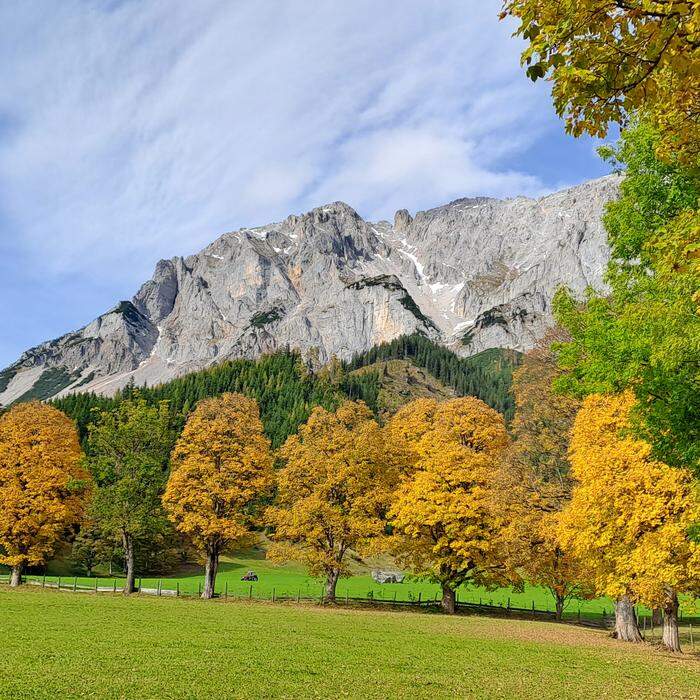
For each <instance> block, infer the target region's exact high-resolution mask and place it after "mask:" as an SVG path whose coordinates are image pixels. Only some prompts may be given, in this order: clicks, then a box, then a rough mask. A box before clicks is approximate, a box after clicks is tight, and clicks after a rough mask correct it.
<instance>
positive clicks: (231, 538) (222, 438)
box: [163, 394, 274, 598]
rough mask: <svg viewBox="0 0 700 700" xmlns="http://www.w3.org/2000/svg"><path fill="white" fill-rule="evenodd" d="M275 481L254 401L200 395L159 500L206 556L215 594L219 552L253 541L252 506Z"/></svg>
mask: <svg viewBox="0 0 700 700" xmlns="http://www.w3.org/2000/svg"><path fill="white" fill-rule="evenodd" d="M273 484H274V474H273V470H272V454H271V451H270V442H269V440H268V439H267V437H265V434H264V432H263V425H262V423H261V421H260V414H259V410H258V405H257V402H256V401H255V400H254V399H249V398H247V397H245V396H242V395H240V394H223V395H222V396H220V397H218V398H214V399H207V400H204V401H200V403H199V404H198V405H197V408H196V409H195V410H194V412H193V413H192V415H191V416H190V417H189V419H188V420H187V423H186V425H185V429H184V430H183V432H182V435H181V437H180V439H179V440H178V441H177V444H176V445H175V449H174V450H173V454H172V466H171V473H170V478H169V479H168V484H167V487H166V490H165V494H164V495H163V506H164V507H165V511H166V513H167V515H168V517H169V518H170V519H171V520H172V522H173V523H174V524H175V527H176V528H177V529H178V530H179V531H180V532H182V533H183V534H184V535H186V536H187V537H188V538H189V539H190V540H191V541H192V543H193V544H194V546H195V547H196V548H197V549H198V550H199V551H200V552H201V553H202V555H203V556H204V560H205V582H204V590H203V591H202V597H203V598H211V597H212V596H213V595H214V587H215V584H216V572H217V569H218V565H219V555H220V554H221V552H222V551H224V550H226V549H228V548H231V547H236V546H239V547H240V546H243V545H245V544H247V543H248V542H250V541H251V538H252V532H251V526H252V525H253V524H254V522H255V519H254V518H255V513H256V507H257V506H258V505H259V504H260V501H261V499H262V498H263V497H264V496H265V495H267V494H269V493H270V491H271V489H272V487H273Z"/></svg>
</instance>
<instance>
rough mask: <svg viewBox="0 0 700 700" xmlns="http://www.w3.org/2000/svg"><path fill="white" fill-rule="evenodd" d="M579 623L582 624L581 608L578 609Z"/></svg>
mask: <svg viewBox="0 0 700 700" xmlns="http://www.w3.org/2000/svg"><path fill="white" fill-rule="evenodd" d="M578 621H579V622H581V608H580V607H579V609H578Z"/></svg>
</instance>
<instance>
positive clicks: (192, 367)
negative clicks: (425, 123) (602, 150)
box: [0, 176, 619, 405]
mask: <svg viewBox="0 0 700 700" xmlns="http://www.w3.org/2000/svg"><path fill="white" fill-rule="evenodd" d="M618 182H619V181H618V178H617V177H616V176H609V177H606V178H602V179H599V180H594V181H591V182H588V183H585V184H583V185H579V186H577V187H573V188H570V189H567V190H563V191H561V192H558V193H555V194H552V195H549V196H546V197H542V198H540V199H529V198H526V197H516V198H514V199H506V200H498V199H489V198H483V197H480V198H475V199H459V200H456V201H454V202H451V203H450V204H447V205H444V206H441V207H438V208H436V209H431V210H429V211H425V212H418V213H417V214H416V215H415V217H412V216H411V215H410V214H409V213H408V211H406V210H400V211H398V212H397V213H396V215H395V217H394V222H393V223H390V222H387V221H380V222H377V223H370V222H367V221H364V220H363V219H362V218H361V217H360V216H359V215H358V214H357V212H355V211H354V210H353V209H352V208H351V207H349V206H348V205H347V204H344V203H343V202H335V203H333V204H329V205H326V206H323V207H319V208H317V209H314V210H312V211H310V212H308V213H306V214H303V215H300V216H297V215H291V216H289V217H287V218H286V219H285V220H284V221H282V222H280V223H275V224H270V225H268V226H263V227H258V228H252V229H247V228H244V229H241V230H239V231H234V232H231V233H226V234H224V235H223V236H221V237H220V238H218V239H217V240H216V241H214V242H213V243H212V244H211V245H209V246H207V247H206V248H204V250H202V251H201V252H199V253H197V254H196V255H191V256H189V257H186V258H182V257H175V258H172V259H170V260H161V261H160V262H159V263H158V264H157V265H156V269H155V272H154V275H153V277H152V278H151V279H150V280H149V281H148V282H146V283H145V284H144V285H143V286H142V287H141V289H140V290H139V291H138V292H137V293H136V295H135V296H134V297H133V299H132V300H131V301H122V302H120V303H119V304H117V305H116V306H115V307H114V308H113V309H111V310H110V311H108V312H107V313H105V314H103V315H102V316H100V317H99V318H97V319H96V320H94V321H92V322H91V323H89V324H88V325H87V326H85V327H84V328H82V329H80V330H78V331H75V332H73V333H68V334H66V335H64V336H62V337H61V338H58V339H56V340H51V341H48V342H46V343H42V344H41V345H39V346H37V347H35V348H32V349H31V350H27V351H26V352H25V353H24V354H23V355H22V356H21V357H20V358H19V360H18V361H17V362H15V363H14V364H13V365H11V366H10V367H8V368H7V369H5V370H3V371H2V372H0V405H7V404H9V403H10V402H12V401H15V400H17V399H24V398H28V397H33V398H49V397H51V396H56V395H59V394H61V393H67V392H72V391H75V390H77V389H80V390H91V391H95V392H98V393H103V394H108V395H109V394H113V393H114V392H115V391H117V390H118V389H119V388H120V387H123V386H125V385H126V384H128V383H129V382H135V383H136V384H137V385H142V384H144V383H145V384H148V385H153V384H156V383H160V382H164V381H167V380H169V379H172V378H173V377H176V376H180V375H182V374H185V373H187V372H191V371H196V370H199V369H202V368H205V367H208V366H211V365H213V364H216V363H218V362H220V361H222V360H224V359H231V358H238V357H243V358H254V357H258V356H260V355H262V354H265V353H269V352H272V351H275V350H277V349H280V348H285V347H290V348H294V349H298V350H299V351H300V352H301V353H302V354H303V355H304V356H305V357H307V358H310V359H311V361H313V362H314V363H315V364H317V365H320V364H323V363H325V362H326V361H327V360H329V359H330V358H331V357H333V356H336V357H338V358H340V359H343V360H349V359H350V358H351V357H353V356H354V355H356V354H358V353H362V352H365V351H367V350H369V349H370V348H372V347H373V346H375V345H377V344H379V343H382V342H386V341H390V340H392V339H394V338H397V337H399V336H401V335H406V334H413V333H419V334H422V335H424V336H425V337H427V338H430V339H433V340H435V341H438V342H440V343H443V344H445V345H447V346H449V347H451V348H452V349H454V350H455V351H457V352H459V353H460V354H462V355H471V354H475V353H477V352H480V351H482V350H485V349H487V348H495V347H502V348H512V349H516V350H527V349H528V348H530V347H531V346H532V345H533V343H534V342H535V341H536V340H537V339H538V338H539V337H540V336H541V335H542V334H543V332H544V330H545V329H546V328H547V327H548V325H550V324H551V315H550V302H551V299H552V296H553V294H554V292H555V291H556V289H557V288H558V287H559V286H561V285H562V284H566V285H568V286H569V287H571V288H572V289H573V290H575V291H577V292H581V291H582V290H583V289H585V288H586V287H587V286H589V285H592V286H594V287H600V286H601V285H602V274H603V271H604V268H605V264H606V262H607V259H608V255H609V252H608V248H607V244H606V238H605V232H604V230H603V227H602V224H601V221H600V219H601V214H602V212H603V208H604V205H605V203H606V202H607V201H609V200H610V199H611V198H613V197H614V196H615V195H616V192H617V188H618Z"/></svg>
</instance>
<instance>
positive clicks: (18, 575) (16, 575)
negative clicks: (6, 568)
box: [10, 564, 22, 588]
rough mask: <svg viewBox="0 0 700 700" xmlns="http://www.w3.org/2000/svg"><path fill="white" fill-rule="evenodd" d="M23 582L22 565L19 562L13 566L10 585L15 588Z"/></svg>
mask: <svg viewBox="0 0 700 700" xmlns="http://www.w3.org/2000/svg"><path fill="white" fill-rule="evenodd" d="M21 583H22V565H21V564H17V566H13V567H12V575H11V576H10V586H12V587H13V588H14V587H16V586H19V585H20V584H21Z"/></svg>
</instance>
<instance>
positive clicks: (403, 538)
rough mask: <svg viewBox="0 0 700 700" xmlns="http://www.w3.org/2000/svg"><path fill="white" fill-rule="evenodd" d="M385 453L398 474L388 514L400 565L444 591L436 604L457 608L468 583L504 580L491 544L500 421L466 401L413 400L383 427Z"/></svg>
mask: <svg viewBox="0 0 700 700" xmlns="http://www.w3.org/2000/svg"><path fill="white" fill-rule="evenodd" d="M386 435H387V449H388V450H389V451H390V452H392V453H393V454H394V459H395V460H397V461H398V462H399V464H401V463H403V464H402V472H403V476H402V477H401V481H400V483H399V486H398V488H397V490H396V494H395V498H394V501H393V504H392V507H391V509H390V512H389V518H390V522H391V524H392V527H393V529H394V538H393V551H394V554H395V556H396V558H397V561H398V562H399V564H401V565H403V566H406V567H408V568H410V569H411V570H412V571H413V572H415V573H416V574H417V575H419V576H422V577H425V578H427V579H429V580H433V581H435V582H437V583H439V584H440V585H441V586H442V591H443V598H442V605H443V609H444V610H445V611H446V612H449V613H452V612H454V610H455V603H456V600H455V598H456V589H457V588H458V587H459V586H460V585H462V584H463V583H465V582H467V581H471V582H473V583H476V584H485V585H490V584H494V583H496V582H499V581H501V580H502V577H503V575H504V569H503V566H502V563H501V560H500V554H499V552H498V547H497V541H498V540H497V534H498V531H499V529H500V527H501V526H502V524H503V523H502V521H501V520H500V518H499V517H498V516H497V515H495V514H494V512H493V508H492V505H491V494H490V490H491V488H492V486H493V483H494V479H495V474H496V471H497V469H498V464H499V460H500V459H501V457H502V453H503V450H504V449H505V448H506V445H507V443H508V438H507V435H506V429H505V424H504V421H503V417H502V416H501V415H500V414H499V413H497V412H496V411H494V410H493V409H491V408H489V407H488V406H487V405H486V404H485V403H483V402H482V401H480V400H479V399H476V398H473V397H466V398H460V399H454V400H451V401H446V402H444V403H437V402H435V401H430V400H427V399H424V400H419V401H416V402H414V403H412V404H409V405H407V406H406V407H404V408H402V409H401V410H399V411H398V412H397V413H396V415H395V416H394V417H393V418H392V420H391V421H390V422H389V424H388V425H387V428H386Z"/></svg>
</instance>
